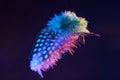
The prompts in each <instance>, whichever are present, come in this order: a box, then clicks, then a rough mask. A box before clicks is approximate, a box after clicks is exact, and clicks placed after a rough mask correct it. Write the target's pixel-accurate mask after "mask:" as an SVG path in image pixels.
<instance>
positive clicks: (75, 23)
mask: <svg viewBox="0 0 120 80" xmlns="http://www.w3.org/2000/svg"><path fill="white" fill-rule="evenodd" d="M87 24H88V22H87V21H86V20H85V19H84V18H82V17H77V16H76V14H75V13H74V12H70V11H65V12H62V13H61V14H60V15H55V16H54V18H52V19H51V20H50V21H49V22H48V24H47V27H46V28H44V29H43V30H42V31H41V32H40V34H39V35H38V36H37V40H36V42H35V45H34V47H33V50H32V54H31V55H32V56H31V60H30V68H31V70H33V71H35V72H37V73H38V74H39V75H40V76H41V77H42V78H43V74H42V71H47V70H48V69H50V68H52V67H53V66H54V65H56V62H57V61H58V60H59V59H61V58H62V55H63V54H65V53H66V52H70V54H72V55H73V53H74V50H73V48H77V45H78V41H80V42H81V43H84V42H85V41H84V40H85V39H84V36H86V35H96V36H99V35H98V34H95V33H91V32H90V31H89V30H88V29H87Z"/></svg>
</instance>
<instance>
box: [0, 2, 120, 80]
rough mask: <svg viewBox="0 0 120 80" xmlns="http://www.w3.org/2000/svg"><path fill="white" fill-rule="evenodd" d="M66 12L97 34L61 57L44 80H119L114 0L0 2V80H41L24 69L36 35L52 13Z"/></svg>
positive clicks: (119, 14) (119, 12)
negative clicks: (68, 11)
mask: <svg viewBox="0 0 120 80" xmlns="http://www.w3.org/2000/svg"><path fill="white" fill-rule="evenodd" d="M65 10H70V11H74V12H76V13H77V15H78V16H82V17H85V18H86V19H87V20H88V21H89V25H88V29H89V30H90V31H93V32H97V33H99V34H101V36H102V37H101V38H99V37H86V44H85V45H84V46H82V47H79V48H78V49H75V54H74V56H71V55H70V54H67V55H64V56H63V58H62V59H61V60H60V61H59V62H58V63H57V66H54V68H53V69H50V70H48V71H47V72H44V77H45V78H44V79H43V80H120V48H119V47H120V5H119V2H116V0H113V1H111V0H95V1H93V0H64V1H62V0H33V1H32V0H16V1H15V0H9V1H6V0H2V1H0V80H42V79H41V78H40V76H39V75H38V74H37V73H35V72H33V71H31V70H30V68H29V60H28V57H29V54H30V51H31V49H32V47H33V43H34V41H35V38H36V35H37V34H38V33H39V31H40V30H41V29H43V28H44V27H45V26H46V23H47V21H48V20H50V18H51V17H53V15H54V13H57V14H58V13H60V12H61V11H65Z"/></svg>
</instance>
